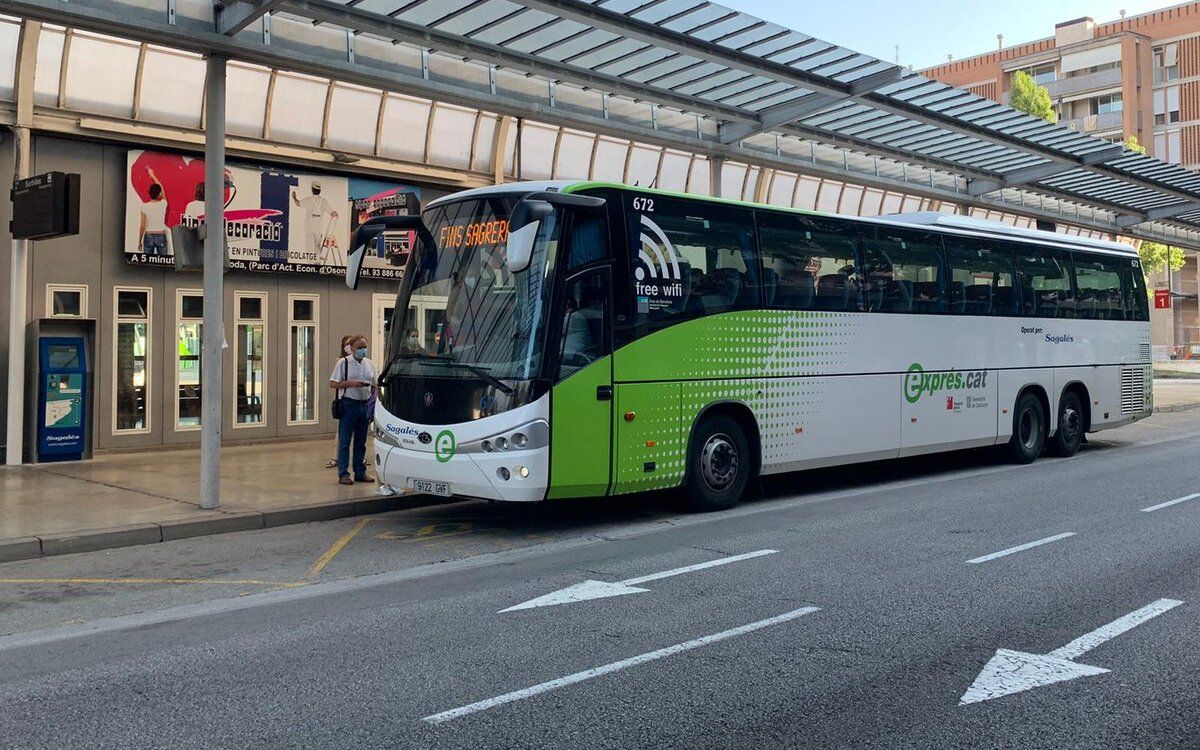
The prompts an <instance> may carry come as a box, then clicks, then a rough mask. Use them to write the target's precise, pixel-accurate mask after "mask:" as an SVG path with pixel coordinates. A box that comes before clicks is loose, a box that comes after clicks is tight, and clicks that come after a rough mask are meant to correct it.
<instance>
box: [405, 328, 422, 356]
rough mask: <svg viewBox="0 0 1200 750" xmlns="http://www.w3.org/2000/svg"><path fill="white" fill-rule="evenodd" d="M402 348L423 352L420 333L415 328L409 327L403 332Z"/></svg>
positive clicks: (414, 352) (417, 352)
mask: <svg viewBox="0 0 1200 750" xmlns="http://www.w3.org/2000/svg"><path fill="white" fill-rule="evenodd" d="M404 350H405V351H407V352H412V353H413V354H424V353H425V350H424V349H423V348H421V333H420V332H419V331H418V330H417V329H416V328H409V329H408V330H407V331H405V333H404Z"/></svg>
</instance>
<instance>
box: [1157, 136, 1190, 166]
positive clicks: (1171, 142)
mask: <svg viewBox="0 0 1200 750" xmlns="http://www.w3.org/2000/svg"><path fill="white" fill-rule="evenodd" d="M1180 132H1181V131H1178V130H1168V131H1167V132H1165V133H1155V134H1154V158H1156V159H1159V160H1161V161H1165V162H1167V163H1168V164H1180V163H1182V162H1183V153H1182V151H1183V144H1182V142H1181V141H1182V139H1181V137H1180Z"/></svg>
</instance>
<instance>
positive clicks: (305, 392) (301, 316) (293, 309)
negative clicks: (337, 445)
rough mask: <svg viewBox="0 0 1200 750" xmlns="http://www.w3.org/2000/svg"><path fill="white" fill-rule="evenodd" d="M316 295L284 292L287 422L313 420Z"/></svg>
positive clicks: (315, 376)
mask: <svg viewBox="0 0 1200 750" xmlns="http://www.w3.org/2000/svg"><path fill="white" fill-rule="evenodd" d="M319 308H320V298H318V297H317V296H316V295H313V296H301V295H289V296H288V312H289V316H288V424H304V423H312V422H316V421H317V399H318V396H317V394H318V393H319V389H318V388H317V361H318V360H317V339H318V333H317V324H318V320H319V314H318V310H319Z"/></svg>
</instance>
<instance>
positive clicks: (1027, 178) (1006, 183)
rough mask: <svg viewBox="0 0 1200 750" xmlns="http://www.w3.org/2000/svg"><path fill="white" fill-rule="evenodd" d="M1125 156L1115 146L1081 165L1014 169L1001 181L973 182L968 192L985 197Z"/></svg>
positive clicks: (1092, 153)
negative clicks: (985, 194) (991, 193)
mask: <svg viewBox="0 0 1200 750" xmlns="http://www.w3.org/2000/svg"><path fill="white" fill-rule="evenodd" d="M1124 154H1125V149H1124V148H1122V147H1121V146H1113V147H1112V148H1105V149H1100V150H1097V151H1089V152H1088V153H1086V154H1083V155H1082V156H1080V157H1079V161H1080V163H1079V165H1077V166H1074V167H1072V166H1068V165H1065V164H1062V163H1060V162H1049V163H1046V164H1035V165H1033V166H1032V167H1023V168H1021V169H1014V170H1012V171H1011V172H1004V173H1003V174H1001V176H1000V179H998V180H993V179H982V180H971V181H970V183H969V184H968V186H967V192H969V193H970V194H971V195H983V194H984V193H990V192H993V191H995V190H1002V189H1004V188H1010V187H1017V186H1018V185H1027V184H1029V183H1031V182H1040V181H1041V180H1047V179H1050V178H1051V177H1055V176H1057V175H1060V174H1066V173H1067V172H1071V171H1073V170H1076V169H1082V168H1084V167H1089V166H1093V165H1096V164H1103V163H1104V162H1106V161H1111V160H1112V159H1119V158H1120V157H1121V156H1123V155H1124Z"/></svg>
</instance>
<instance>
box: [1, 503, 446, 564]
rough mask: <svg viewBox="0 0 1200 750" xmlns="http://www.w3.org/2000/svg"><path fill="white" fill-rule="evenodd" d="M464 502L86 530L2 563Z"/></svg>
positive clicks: (10, 551)
mask: <svg viewBox="0 0 1200 750" xmlns="http://www.w3.org/2000/svg"><path fill="white" fill-rule="evenodd" d="M452 502H458V499H457V498H446V497H435V496H431V495H392V496H386V497H369V498H359V499H357V500H337V501H335V502H328V503H318V504H315V505H297V506H293V507H288V508H278V509H275V510H269V511H237V512H230V513H222V514H220V515H214V516H213V517H211V518H189V519H186V520H180V521H164V522H162V523H142V524H133V525H130V526H116V527H112V528H105V529H85V530H81V531H71V532H66V533H62V534H47V535H45V536H40V537H37V536H30V537H17V538H14V539H0V563H5V562H15V561H18V560H33V559H37V558H40V557H51V556H55V555H70V554H74V553H77V552H96V551H98V550H105V549H116V548H117V547H130V546H134V545H141V544H156V543H158V542H170V541H175V540H178V539H190V538H193V537H198V536H212V535H215V534H228V533H232V532H234V531H253V530H255V529H267V528H274V527H277V526H289V525H292V524H298V523H310V522H313V521H332V520H334V519H338V518H348V517H350V516H367V515H374V514H377V513H388V512H390V511H393V510H408V509H410V508H423V507H432V506H435V505H445V504H447V503H452Z"/></svg>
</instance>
